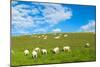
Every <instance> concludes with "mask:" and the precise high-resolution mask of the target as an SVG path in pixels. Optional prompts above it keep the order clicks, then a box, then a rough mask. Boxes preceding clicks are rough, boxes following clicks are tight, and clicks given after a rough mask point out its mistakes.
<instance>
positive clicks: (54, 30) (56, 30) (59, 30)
mask: <svg viewBox="0 0 100 67" xmlns="http://www.w3.org/2000/svg"><path fill="white" fill-rule="evenodd" d="M52 32H54V33H58V32H61V29H60V28H56V29H53V30H52Z"/></svg>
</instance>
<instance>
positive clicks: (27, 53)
mask: <svg viewBox="0 0 100 67" xmlns="http://www.w3.org/2000/svg"><path fill="white" fill-rule="evenodd" d="M63 51H67V52H70V51H71V49H70V46H65V47H63ZM39 52H41V53H42V54H47V53H48V51H47V50H46V49H40V48H39V47H37V48H35V49H34V50H33V51H32V57H33V58H37V56H38V53H39ZM59 52H60V49H59V47H55V48H53V49H52V53H54V54H58V53H59ZM29 53H30V52H29V50H28V49H26V50H24V54H25V56H27V55H29Z"/></svg>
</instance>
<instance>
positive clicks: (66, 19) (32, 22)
mask: <svg viewBox="0 0 100 67" xmlns="http://www.w3.org/2000/svg"><path fill="white" fill-rule="evenodd" d="M11 4H12V5H11V13H12V16H11V17H12V20H11V27H12V28H11V34H12V35H25V34H43V33H54V32H95V24H96V7H95V6H89V5H88V6H86V5H75V4H57V3H56V4H55V3H43V2H27V1H26V2H25V1H12V3H11Z"/></svg>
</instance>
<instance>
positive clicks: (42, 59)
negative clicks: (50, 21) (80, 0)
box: [11, 32, 96, 66]
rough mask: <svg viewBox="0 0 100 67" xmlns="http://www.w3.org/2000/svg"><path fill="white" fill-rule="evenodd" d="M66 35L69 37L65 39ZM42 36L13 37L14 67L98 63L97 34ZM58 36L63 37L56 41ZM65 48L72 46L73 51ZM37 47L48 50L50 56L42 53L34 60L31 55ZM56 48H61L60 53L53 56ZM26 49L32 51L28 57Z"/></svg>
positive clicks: (12, 54)
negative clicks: (65, 50) (64, 49)
mask: <svg viewBox="0 0 100 67" xmlns="http://www.w3.org/2000/svg"><path fill="white" fill-rule="evenodd" d="M64 34H67V35H68V36H67V37H64V36H63V35H64ZM41 35H43V34H33V35H22V36H11V51H12V50H13V53H12V52H11V65H12V66H23V65H37V64H55V63H72V62H87V61H96V43H95V33H92V32H91V33H90V32H88V33H57V34H53V33H49V34H44V35H47V39H43V37H41V38H38V36H41ZM58 35H59V36H61V37H60V38H59V39H54V37H55V36H58ZM36 36H37V37H36ZM87 42H88V43H90V46H89V47H88V48H87V47H85V46H84V45H85V44H86V43H87ZM64 46H70V47H71V51H70V52H64V51H62V48H63V47H64ZM36 47H39V48H45V49H47V51H48V54H47V55H42V54H41V52H40V53H39V54H38V57H37V58H36V59H33V58H32V54H31V53H32V50H33V49H34V48H36ZM54 47H59V48H60V53H58V54H53V53H52V52H51V50H52V49H53V48H54ZM25 49H28V50H29V51H30V54H29V55H28V56H25V55H24V50H25Z"/></svg>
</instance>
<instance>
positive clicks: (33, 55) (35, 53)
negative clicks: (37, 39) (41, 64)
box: [32, 50, 37, 58]
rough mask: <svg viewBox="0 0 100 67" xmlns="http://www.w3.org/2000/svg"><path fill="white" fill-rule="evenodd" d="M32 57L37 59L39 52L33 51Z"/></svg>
mask: <svg viewBox="0 0 100 67" xmlns="http://www.w3.org/2000/svg"><path fill="white" fill-rule="evenodd" d="M32 57H33V58H37V52H36V51H34V50H33V52H32Z"/></svg>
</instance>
